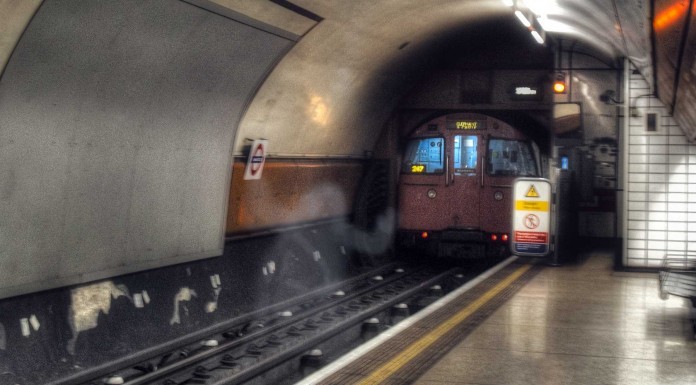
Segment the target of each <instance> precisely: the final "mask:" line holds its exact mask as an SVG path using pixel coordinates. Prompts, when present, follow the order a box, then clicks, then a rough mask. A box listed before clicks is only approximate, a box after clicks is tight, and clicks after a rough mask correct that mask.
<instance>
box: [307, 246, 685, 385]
mask: <svg viewBox="0 0 696 385" xmlns="http://www.w3.org/2000/svg"><path fill="white" fill-rule="evenodd" d="M612 257H613V256H612V255H611V253H607V252H593V253H590V254H588V255H586V256H584V257H583V258H581V260H580V261H579V262H577V263H575V264H571V265H567V266H562V267H546V266H544V265H543V264H533V263H529V262H527V261H519V260H513V259H511V260H508V261H506V265H505V266H502V267H499V268H498V270H497V271H489V273H488V274H487V276H484V277H482V278H481V279H480V280H478V281H476V282H472V283H471V284H469V285H467V286H465V287H462V289H460V290H458V291H457V292H453V293H450V294H449V295H448V296H447V297H445V298H443V299H442V301H439V302H436V303H435V304H433V305H432V306H431V307H429V308H428V309H425V310H424V312H425V313H423V314H421V313H418V314H416V315H415V316H414V317H411V318H412V320H409V321H406V322H405V323H402V324H398V325H396V326H394V327H393V328H392V329H391V330H389V331H387V332H385V333H383V334H382V335H380V336H378V337H377V338H376V339H375V340H374V341H370V342H369V343H368V344H365V345H363V346H362V347H360V348H358V349H356V350H354V351H353V352H351V353H349V354H347V355H345V356H344V357H343V358H342V359H340V360H338V361H336V362H334V363H333V364H331V365H329V366H327V367H326V368H324V369H322V370H321V371H319V372H317V373H315V374H314V375H312V376H310V377H308V378H305V379H304V380H303V381H302V383H303V384H332V385H336V384H411V383H414V384H419V385H441V384H458V385H482V384H574V385H578V384H645V385H648V384H694V383H696V342H695V341H694V330H693V327H692V325H693V324H692V317H693V315H692V312H693V310H692V308H691V304H690V302H689V301H688V300H685V299H682V298H677V297H671V298H669V299H667V300H662V299H660V298H659V295H658V279H657V274H654V273H653V274H650V273H622V272H614V271H613V269H612V263H613V262H612Z"/></svg>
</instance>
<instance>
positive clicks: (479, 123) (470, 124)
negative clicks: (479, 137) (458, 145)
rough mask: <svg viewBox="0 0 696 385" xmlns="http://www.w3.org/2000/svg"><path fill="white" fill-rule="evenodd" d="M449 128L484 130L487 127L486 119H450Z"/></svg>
mask: <svg viewBox="0 0 696 385" xmlns="http://www.w3.org/2000/svg"><path fill="white" fill-rule="evenodd" d="M447 129H448V130H464V131H469V130H484V129H486V121H485V120H450V121H448V122H447Z"/></svg>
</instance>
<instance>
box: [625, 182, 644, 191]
mask: <svg viewBox="0 0 696 385" xmlns="http://www.w3.org/2000/svg"><path fill="white" fill-rule="evenodd" d="M647 189H648V184H647V183H629V184H628V191H636V192H642V191H647Z"/></svg>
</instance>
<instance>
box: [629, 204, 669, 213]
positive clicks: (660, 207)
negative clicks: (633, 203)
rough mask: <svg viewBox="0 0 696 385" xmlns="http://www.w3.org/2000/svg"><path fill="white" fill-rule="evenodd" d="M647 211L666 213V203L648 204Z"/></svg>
mask: <svg viewBox="0 0 696 385" xmlns="http://www.w3.org/2000/svg"><path fill="white" fill-rule="evenodd" d="M636 210H639V209H636ZM648 211H667V202H649V203H648Z"/></svg>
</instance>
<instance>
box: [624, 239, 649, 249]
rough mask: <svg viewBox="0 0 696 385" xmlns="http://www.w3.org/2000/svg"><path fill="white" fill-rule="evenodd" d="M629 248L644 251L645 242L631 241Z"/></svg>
mask: <svg viewBox="0 0 696 385" xmlns="http://www.w3.org/2000/svg"><path fill="white" fill-rule="evenodd" d="M628 247H629V248H631V249H644V248H645V241H642V240H629V241H628Z"/></svg>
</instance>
